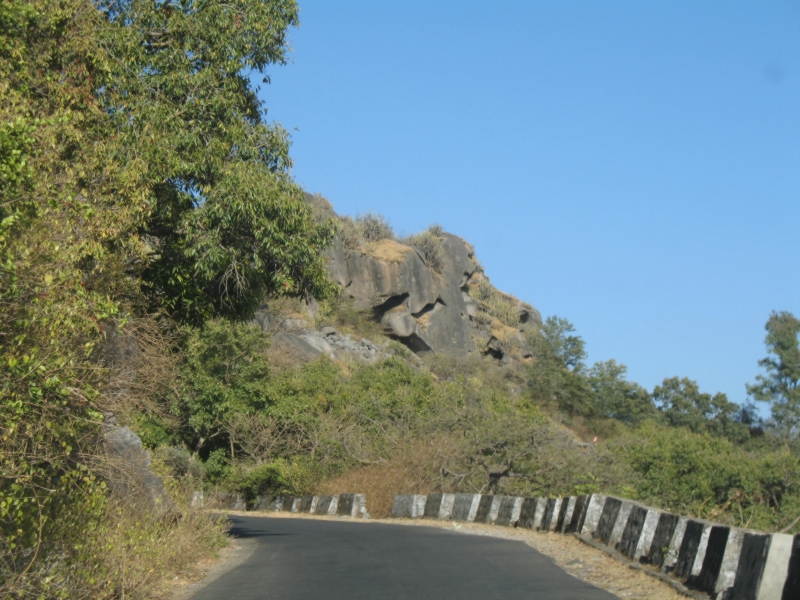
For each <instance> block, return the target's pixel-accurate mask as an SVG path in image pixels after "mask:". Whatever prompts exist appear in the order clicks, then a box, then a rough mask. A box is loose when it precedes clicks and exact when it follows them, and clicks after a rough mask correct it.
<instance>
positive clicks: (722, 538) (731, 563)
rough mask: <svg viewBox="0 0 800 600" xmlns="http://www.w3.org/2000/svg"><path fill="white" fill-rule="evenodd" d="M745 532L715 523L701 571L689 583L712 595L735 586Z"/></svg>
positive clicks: (709, 536)
mask: <svg viewBox="0 0 800 600" xmlns="http://www.w3.org/2000/svg"><path fill="white" fill-rule="evenodd" d="M743 537H744V532H743V531H742V530H741V529H734V528H732V527H727V526H724V525H713V526H712V527H711V531H710V533H709V535H708V542H707V544H706V551H705V555H704V557H703V564H702V567H701V568H700V573H699V574H698V575H697V576H693V577H691V578H690V579H689V585H693V586H695V587H697V588H698V589H699V590H702V591H704V592H707V593H709V594H711V595H715V594H718V593H720V592H724V591H725V590H727V589H728V588H729V587H731V586H733V583H734V579H735V577H736V567H737V566H738V564H739V553H740V552H741V548H742V539H743Z"/></svg>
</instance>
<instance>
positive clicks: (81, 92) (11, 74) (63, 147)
mask: <svg viewBox="0 0 800 600" xmlns="http://www.w3.org/2000/svg"><path fill="white" fill-rule="evenodd" d="M297 14H298V8H297V5H296V3H295V2H294V1H293V0H237V1H236V2H225V1H221V0H202V1H200V0H163V1H162V0H159V1H151V0H121V1H115V0H114V1H112V0H97V1H96V2H93V1H92V0H8V1H4V2H2V3H0V389H1V390H3V402H2V403H0V430H2V431H3V432H4V435H3V436H0V437H1V439H0V473H2V476H0V595H4V594H5V595H8V594H9V593H10V594H12V595H14V593H15V592H14V590H17V589H23V588H24V589H25V592H24V594H25V595H29V596H37V597H38V596H42V597H51V596H54V595H56V592H57V594H58V595H70V593H73V592H74V595H78V592H76V591H74V589H73V588H72V587H70V586H78V587H80V586H81V585H87V586H88V585H89V583H87V582H89V581H93V580H95V579H96V577H95V576H96V575H97V574H98V571H94V572H92V571H91V568H93V567H91V565H95V566H96V565H97V561H98V560H99V559H98V558H97V556H96V555H95V556H94V557H93V558H92V557H89V558H87V557H86V556H79V553H80V552H84V551H86V550H85V549H86V546H85V545H84V544H83V539H84V538H85V532H86V530H90V529H93V528H94V526H95V525H96V524H97V523H98V522H99V521H98V520H99V519H101V518H102V515H103V511H104V500H105V498H106V496H107V493H106V490H105V489H104V488H103V485H102V482H101V481H100V478H99V477H97V476H96V473H93V472H92V469H91V468H90V466H89V465H91V464H93V462H94V460H95V459H96V458H97V454H96V452H97V448H98V447H99V446H100V444H99V442H100V441H101V440H102V432H103V427H102V423H103V419H104V413H106V414H107V413H108V412H110V410H109V408H110V406H112V405H113V403H112V402H111V401H110V400H109V398H110V394H108V390H109V387H110V386H109V385H108V384H109V378H110V377H111V376H112V371H113V369H112V368H109V365H102V366H103V367H104V368H98V367H100V366H101V365H100V364H99V356H100V355H101V354H102V353H101V352H99V349H100V348H101V347H102V346H103V345H104V344H105V343H107V341H108V340H109V338H110V337H112V336H113V335H114V334H115V332H116V333H118V332H120V331H124V328H125V326H126V322H127V321H128V320H129V318H130V317H131V315H134V316H137V317H140V318H149V317H147V315H151V314H153V313H157V314H158V315H159V318H160V319H161V320H162V321H168V319H164V318H163V317H164V316H169V317H172V318H174V319H175V320H177V321H180V322H183V323H191V324H194V325H198V326H200V325H202V324H203V323H204V322H205V321H207V320H209V319H210V318H212V317H218V316H221V317H227V318H230V319H246V318H247V317H248V316H249V314H250V313H251V312H252V311H253V309H254V307H255V306H256V305H257V304H258V303H259V302H260V301H261V299H262V298H263V296H264V295H265V294H272V293H280V294H288V295H295V296H303V295H306V294H312V295H314V296H316V297H324V296H325V295H326V294H329V293H333V292H334V286H333V284H331V283H330V282H329V281H328V279H327V277H326V274H325V268H324V263H323V260H322V257H321V250H322V249H323V248H324V246H325V245H326V243H327V242H328V241H329V240H330V239H331V237H332V228H331V227H330V226H329V225H328V224H325V223H318V222H317V221H315V220H314V219H312V218H311V215H310V212H309V208H308V207H307V206H306V205H305V204H304V202H303V200H302V194H301V190H300V189H299V188H298V186H297V185H295V184H294V182H293V181H292V179H291V176H290V173H289V168H290V165H291V163H290V160H289V155H288V148H289V143H288V136H287V134H286V132H285V131H284V130H283V129H282V128H281V127H279V126H276V125H268V124H266V123H265V122H264V111H263V107H262V106H261V104H260V102H259V101H258V98H257V95H256V91H255V90H254V88H253V86H252V85H251V84H250V80H249V77H250V74H251V73H252V72H258V73H262V74H263V73H264V71H265V69H266V68H267V67H268V66H270V65H274V64H281V63H283V62H285V60H286V56H287V52H288V45H287V38H286V32H287V30H288V28H290V27H292V26H294V25H296V24H297ZM87 457H88V459H87ZM81 548H83V550H81ZM84 567H86V569H84ZM97 577H100V576H99V575H97ZM102 577H105V575H103V576H102ZM92 585H93V584H92ZM98 585H101V584H98ZM8 586H11V587H8ZM20 586H22V587H20ZM9 590H10V591H9ZM54 590H55V591H54ZM71 590H72V591H71ZM80 594H81V595H87V594H88V595H94V592H93V591H92V590H89V588H88V587H87V588H85V589H81V591H80Z"/></svg>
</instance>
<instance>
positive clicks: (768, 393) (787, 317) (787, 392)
mask: <svg viewBox="0 0 800 600" xmlns="http://www.w3.org/2000/svg"><path fill="white" fill-rule="evenodd" d="M765 329H766V330H767V337H766V339H765V340H764V342H765V343H766V346H767V351H768V352H769V354H770V356H767V357H766V358H763V359H761V360H760V361H758V364H759V366H760V367H762V368H764V369H765V370H766V371H767V373H766V375H758V376H757V377H756V383H754V384H752V385H748V386H747V393H748V394H750V396H752V397H753V398H754V399H755V400H758V401H761V402H769V403H770V404H771V405H772V418H773V421H774V423H775V425H776V426H777V428H778V429H779V430H780V431H781V432H783V433H785V434H787V435H790V436H792V437H794V436H796V435H797V432H798V428H799V427H800V385H798V384H800V343H798V333H800V320H798V319H797V318H795V317H794V315H792V314H791V313H789V312H785V311H783V312H773V313H772V314H771V315H770V317H769V320H768V321H767V324H766V326H765Z"/></svg>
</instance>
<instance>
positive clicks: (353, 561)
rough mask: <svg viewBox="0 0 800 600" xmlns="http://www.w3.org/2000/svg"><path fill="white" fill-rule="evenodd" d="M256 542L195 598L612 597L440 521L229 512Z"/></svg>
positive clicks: (527, 554)
mask: <svg viewBox="0 0 800 600" xmlns="http://www.w3.org/2000/svg"><path fill="white" fill-rule="evenodd" d="M231 520H232V521H233V528H232V529H231V533H232V534H233V535H235V536H237V537H240V538H250V539H253V540H255V542H256V543H257V546H256V549H255V551H254V552H253V554H252V555H251V556H250V558H248V559H247V560H246V561H245V562H243V563H242V564H240V565H239V566H238V567H236V568H234V569H233V570H231V571H229V572H228V573H226V574H225V575H223V576H221V577H220V578H218V579H217V580H215V581H214V582H213V583H211V584H209V585H208V586H207V587H205V588H203V589H201V590H200V591H199V592H198V593H196V594H195V595H193V596H192V600H295V599H296V600H301V599H302V600H314V599H316V598H320V599H324V600H339V599H341V600H344V599H347V600H360V599H362V598H363V599H370V600H373V599H380V600H396V599H404V600H406V599H416V598H420V599H427V598H431V599H436V600H449V599H453V600H472V599H475V600H478V599H480V600H488V599H494V598H497V599H498V600H500V599H502V600H515V599H523V598H524V599H525V600H613V599H614V598H615V596H612V595H611V594H609V593H608V592H605V591H603V590H600V589H598V588H596V587H594V586H592V585H589V584H588V583H585V582H583V581H580V580H579V579H576V578H574V577H572V576H571V575H568V574H567V573H566V572H565V571H562V570H561V569H560V568H558V567H557V566H556V565H555V563H553V561H551V560H550V559H549V558H547V557H546V556H544V555H542V554H540V553H539V552H536V550H534V549H532V548H530V547H528V546H526V545H525V544H523V543H522V542H517V541H512V540H504V539H498V538H493V537H488V536H477V535H468V534H464V533H460V532H456V531H449V530H445V529H441V528H438V527H408V526H404V525H393V524H386V523H365V522H358V521H351V520H341V521H331V520H322V519H317V520H315V519H294V518H288V519H287V518H283V519H281V518H278V517H240V516H235V517H231Z"/></svg>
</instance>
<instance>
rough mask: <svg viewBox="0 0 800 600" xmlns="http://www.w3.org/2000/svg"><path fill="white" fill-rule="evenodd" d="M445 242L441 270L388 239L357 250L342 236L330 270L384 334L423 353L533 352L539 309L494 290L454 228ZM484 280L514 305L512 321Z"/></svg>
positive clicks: (497, 355)
mask: <svg viewBox="0 0 800 600" xmlns="http://www.w3.org/2000/svg"><path fill="white" fill-rule="evenodd" d="M439 241H440V244H441V250H442V252H441V255H442V259H443V260H442V267H441V269H440V272H435V271H433V270H432V269H431V268H430V267H429V266H428V265H427V264H426V261H425V256H424V254H423V253H422V252H421V251H420V250H419V249H417V248H415V247H414V246H409V245H406V244H404V243H402V242H399V241H396V240H390V239H385V240H382V241H380V242H378V243H376V244H371V245H365V246H362V247H360V248H358V249H353V250H347V249H345V248H344V247H343V244H342V242H341V240H338V239H337V240H336V242H335V244H334V246H333V247H331V248H329V249H328V250H327V251H326V258H327V259H328V271H329V273H330V276H331V279H333V280H334V281H335V282H336V283H338V284H339V285H340V286H341V287H342V290H343V292H342V294H343V297H344V298H345V299H347V300H349V301H352V302H353V304H354V306H355V308H357V309H359V310H365V311H372V314H373V316H374V318H375V320H376V321H378V322H380V323H381V324H382V325H383V327H384V331H385V333H386V335H388V336H389V337H391V338H394V339H396V340H398V341H399V342H401V343H403V344H404V345H406V346H407V347H408V348H409V349H410V350H412V351H413V352H415V353H417V354H424V353H427V352H435V353H438V352H442V353H446V354H450V355H453V356H460V357H464V356H469V355H471V354H473V353H475V352H480V353H482V354H490V355H492V356H494V357H495V358H498V359H501V360H502V359H504V358H506V359H507V358H508V356H509V355H510V354H516V355H518V356H519V357H520V358H525V357H526V356H529V355H530V351H529V350H528V349H527V346H526V344H525V340H524V337H523V336H522V335H521V332H522V331H523V330H524V329H525V328H527V327H530V326H532V325H534V324H541V317H540V315H539V313H538V311H536V309H534V308H533V307H532V306H530V305H528V304H525V303H523V302H520V301H519V300H517V299H516V298H514V297H513V296H509V295H507V294H503V293H502V292H498V291H497V290H495V289H494V288H491V286H490V285H489V283H488V278H487V277H486V276H485V274H484V272H483V268H482V267H481V266H480V264H479V263H478V261H477V260H476V258H475V253H474V250H473V248H472V246H470V245H469V244H468V243H467V242H466V241H464V240H463V239H461V238H460V237H458V236H455V235H453V234H450V233H442V234H441V235H440V236H439ZM482 284H483V286H484V287H486V286H488V290H489V294H492V295H494V297H495V298H496V299H497V301H499V302H502V303H505V305H506V306H507V307H511V309H510V312H514V313H515V314H516V316H515V318H513V319H510V320H511V322H513V323H514V324H513V326H510V325H509V324H507V323H508V320H507V322H506V323H503V322H502V321H501V320H500V319H498V318H497V317H495V316H493V315H492V308H491V306H490V305H489V304H487V303H486V302H485V301H482V300H480V299H479V296H480V295H479V294H475V293H474V290H473V288H478V287H479V286H481V285H482ZM476 296H477V297H476ZM512 349H513V352H511V350H512Z"/></svg>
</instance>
